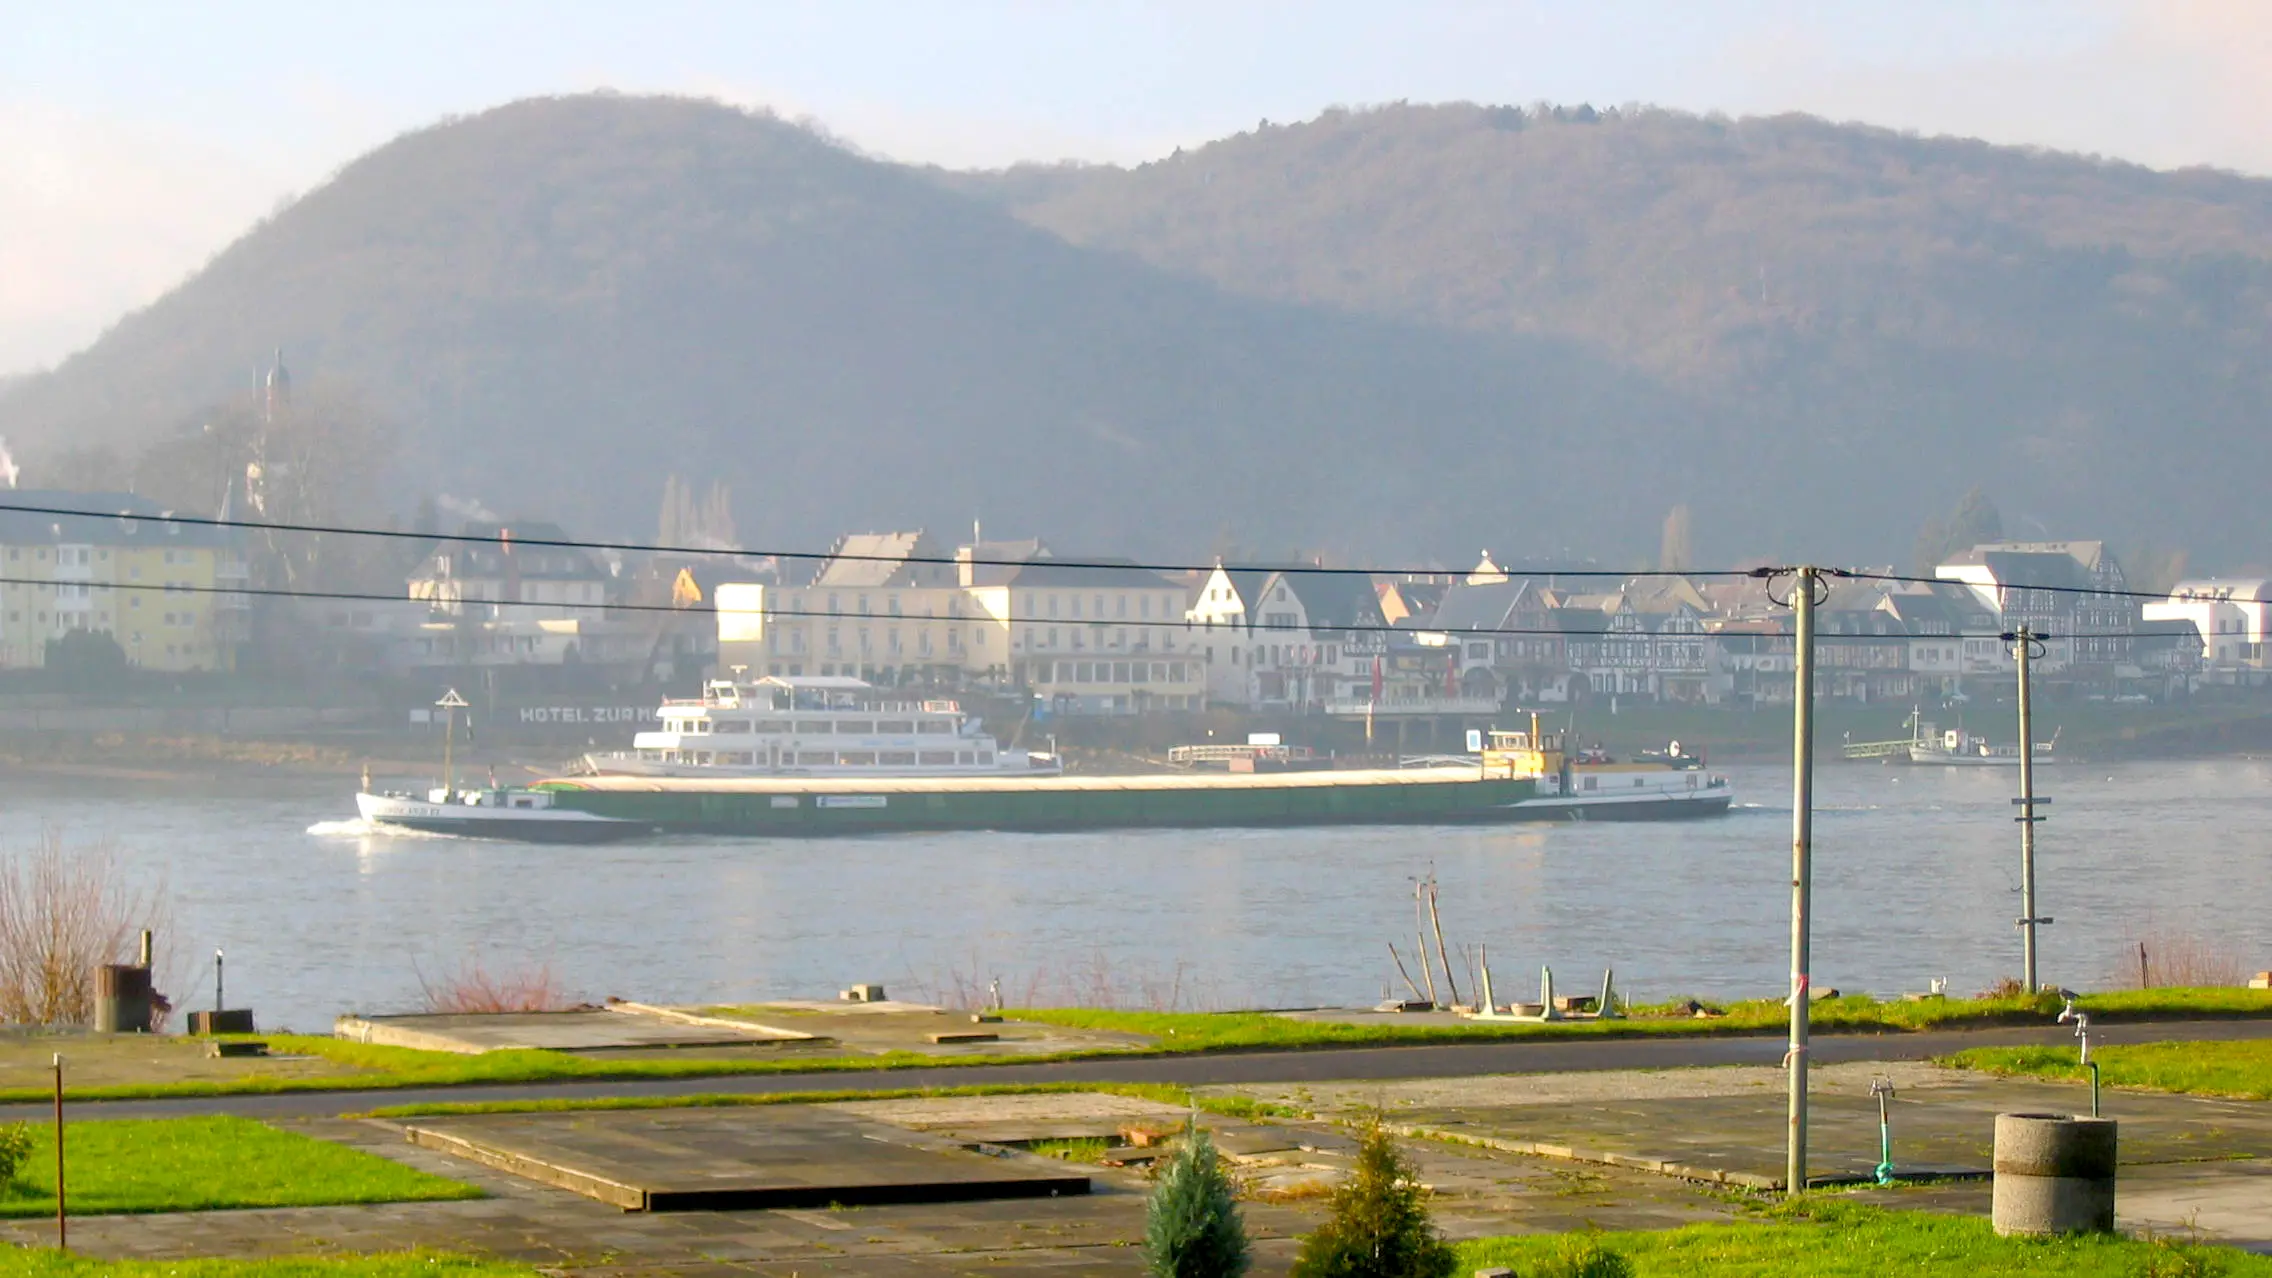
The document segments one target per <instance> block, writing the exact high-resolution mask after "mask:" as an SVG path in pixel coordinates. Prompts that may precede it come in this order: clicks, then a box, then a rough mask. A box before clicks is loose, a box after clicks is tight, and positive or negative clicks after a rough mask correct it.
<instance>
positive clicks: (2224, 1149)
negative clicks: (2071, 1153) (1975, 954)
mask: <svg viewBox="0 0 2272 1278" xmlns="http://www.w3.org/2000/svg"><path fill="white" fill-rule="evenodd" d="M1874 1072H1876V1071H1873V1070H1872V1069H1870V1068H1869V1067H1866V1066H1864V1067H1856V1066H1849V1067H1840V1071H1839V1072H1838V1073H1836V1074H1831V1075H1830V1079H1831V1080H1832V1081H1834V1082H1835V1083H1836V1084H1837V1085H1836V1086H1834V1087H1826V1088H1818V1089H1815V1090H1814V1091H1813V1092H1812V1093H1811V1097H1810V1105H1809V1116H1810V1118H1809V1127H1810V1134H1809V1152H1810V1163H1811V1174H1810V1179H1811V1181H1813V1182H1814V1183H1820V1184H1838V1183H1853V1182H1856V1181H1861V1180H1868V1179H1873V1178H1874V1172H1875V1170H1876V1167H1877V1163H1878V1157H1879V1153H1878V1111H1877V1105H1876V1102H1875V1101H1874V1100H1873V1099H1872V1098H1871V1097H1870V1095H1869V1093H1868V1091H1867V1086H1868V1084H1867V1081H1866V1080H1867V1079H1868V1078H1869V1077H1870V1076H1871V1075H1872V1074H1873V1073H1874ZM1750 1073H1760V1074H1772V1073H1774V1071H1733V1070H1709V1071H1706V1070H1698V1071H1668V1072H1667V1073H1666V1074H1662V1075H1647V1076H1638V1077H1635V1076H1628V1077H1627V1078H1626V1079H1625V1081H1626V1082H1627V1083H1628V1084H1629V1087H1628V1088H1627V1089H1626V1094H1624V1095H1619V1094H1618V1091H1619V1089H1618V1088H1617V1087H1616V1085H1615V1083H1616V1081H1617V1080H1614V1079H1612V1078H1609V1077H1607V1076H1595V1077H1592V1078H1591V1079H1588V1080H1584V1081H1575V1080H1574V1081H1571V1082H1568V1083H1563V1084H1554V1083H1549V1082H1546V1081H1544V1080H1541V1082H1540V1086H1539V1087H1538V1089H1537V1090H1536V1091H1535V1092H1533V1093H1532V1094H1530V1095H1528V1096H1525V1095H1524V1094H1523V1091H1522V1089H1521V1088H1519V1087H1516V1086H1514V1084H1518V1083H1520V1082H1522V1081H1523V1080H1518V1079H1504V1080H1490V1079H1473V1080H1434V1081H1433V1082H1432V1083H1428V1084H1409V1085H1408V1084H1394V1085H1388V1086H1387V1087H1386V1088H1385V1089H1376V1090H1375V1091H1374V1093H1373V1095H1374V1096H1375V1097H1376V1098H1379V1099H1380V1100H1382V1101H1385V1102H1386V1103H1385V1106H1384V1107H1385V1108H1386V1109H1387V1110H1388V1112H1389V1116H1390V1119H1391V1124H1392V1126H1395V1127H1397V1128H1399V1129H1400V1130H1403V1131H1406V1132H1409V1133H1412V1134H1415V1135H1435V1136H1448V1137H1456V1138H1459V1139H1464V1140H1471V1141H1474V1142H1476V1143H1478V1144H1482V1145H1485V1146H1487V1147H1489V1148H1493V1149H1501V1150H1506V1151H1508V1152H1512V1153H1525V1154H1536V1155H1542V1156H1546V1157H1553V1158H1566V1159H1573V1160H1576V1161H1580V1162H1590V1163H1600V1164H1606V1165H1611V1166H1619V1167H1629V1168H1635V1169H1639V1170H1644V1171H1655V1172H1659V1173H1662V1174H1666V1175H1673V1176H1679V1177H1682V1178H1684V1179H1691V1180H1700V1181H1708V1182H1713V1183H1720V1184H1730V1185H1738V1186H1743V1187H1748V1188H1759V1189H1769V1188H1780V1187H1781V1183H1782V1170H1783V1161H1784V1150H1783V1140H1784V1132H1785V1104H1786V1101H1785V1098H1784V1096H1783V1095H1782V1094H1781V1093H1780V1092H1776V1091H1769V1090H1767V1089H1764V1088H1761V1087H1757V1086H1754V1085H1753V1084H1754V1083H1755V1082H1756V1081H1758V1080H1754V1079H1751V1078H1750V1077H1748V1074H1750ZM1825 1073H1828V1071H1825ZM1897 1074H1898V1078H1897V1083H1896V1086H1897V1088H1898V1089H1899V1090H1898V1093H1897V1095H1896V1097H1895V1100H1894V1102H1893V1109H1892V1121H1893V1143H1894V1150H1893V1152H1894V1159H1893V1161H1894V1166H1895V1169H1896V1171H1897V1172H1900V1173H1910V1174H1918V1175H1930V1176H1952V1175H1965V1176H1982V1175H1985V1174H1986V1173H1987V1170H1988V1167H1989V1164H1990V1159H1991V1152H1992V1145H1993V1140H1994V1126H1995V1116H1996V1115H1997V1114H1999V1113H2007V1112H2013V1111H2028V1110H2032V1111H2048V1112H2066V1113H2074V1112H2087V1111H2088V1106H2089V1093H2088V1092H2087V1090H2085V1089H2083V1088H2080V1087H2076V1086H2073V1085H2068V1084H2059V1083H2030V1082H2022V1081H2016V1080H2006V1079H1997V1078H1990V1077H1986V1076H1983V1075H1978V1074H1970V1073H1966V1072H1963V1071H1953V1070H1937V1069H1932V1068H1930V1067H1917V1066H1912V1067H1908V1068H1906V1069H1902V1070H1899V1071H1897ZM1407 1088H1408V1089H1409V1090H1408V1091H1406V1092H1405V1093H1404V1094H1403V1095H1397V1094H1396V1093H1397V1090H1398V1089H1407ZM1571 1088H1582V1089H1583V1091H1584V1094H1583V1095H1582V1096H1563V1095H1560V1094H1558V1093H1559V1092H1560V1091H1561V1090H1564V1089H1571ZM1384 1091H1385V1093H1386V1094H1385V1095H1384ZM1463 1091H1465V1092H1467V1093H1468V1094H1469V1096H1470V1097H1472V1098H1473V1099H1474V1100H1479V1101H1482V1102H1483V1103H1464V1104H1463V1103H1459V1098H1460V1094H1461V1093H1462V1092H1463ZM1392 1098H1393V1099H1392ZM1342 1099H1343V1100H1344V1101H1345V1102H1346V1101H1347V1100H1349V1099H1353V1098H1348V1097H1344V1098H1342ZM2106 1113H2107V1114H2108V1115H2109V1116H2111V1117H2114V1118H2118V1119H2120V1120H2121V1121H2122V1133H2121V1161H2122V1164H2123V1165H2124V1166H2125V1168H2128V1167H2132V1166H2147V1165H2159V1164H2175V1163H2198V1162H2201V1161H2203V1160H2213V1161H2229V1160H2237V1159H2272V1105H2263V1104H2258V1103H2252V1102H2246V1101H2220V1100H2212V1099H2208V1098H2203V1097H2194V1096H2164V1095H2154V1094H2147V1093H2134V1092H2123V1093H2109V1094H2108V1096H2107V1098H2106Z"/></svg>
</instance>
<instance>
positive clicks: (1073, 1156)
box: [1026, 1136, 1112, 1163]
mask: <svg viewBox="0 0 2272 1278" xmlns="http://www.w3.org/2000/svg"><path fill="white" fill-rule="evenodd" d="M1111 1148H1112V1142H1111V1141H1109V1140H1106V1139H1104V1138H1103V1137H1101V1136H1086V1137H1074V1138H1072V1139H1068V1140H1037V1141H1035V1142H1034V1143H1033V1144H1031V1145H1028V1146H1026V1152H1028V1153H1033V1154H1039V1155H1041V1156H1042V1157H1043V1158H1062V1159H1064V1160H1065V1161H1066V1162H1069V1163H1101V1162H1103V1161H1104V1153H1105V1151H1106V1150H1108V1149H1111Z"/></svg>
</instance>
